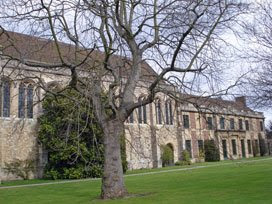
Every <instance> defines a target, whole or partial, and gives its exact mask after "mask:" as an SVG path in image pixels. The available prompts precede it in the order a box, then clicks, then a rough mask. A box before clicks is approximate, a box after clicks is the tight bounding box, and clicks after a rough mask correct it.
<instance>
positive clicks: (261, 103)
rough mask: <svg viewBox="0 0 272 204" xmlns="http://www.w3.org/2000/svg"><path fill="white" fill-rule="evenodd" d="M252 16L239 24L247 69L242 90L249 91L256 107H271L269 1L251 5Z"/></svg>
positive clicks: (271, 21) (271, 22) (271, 5)
mask: <svg viewBox="0 0 272 204" xmlns="http://www.w3.org/2000/svg"><path fill="white" fill-rule="evenodd" d="M252 6H253V7H252V15H250V16H248V18H247V21H244V24H243V28H244V29H243V31H244V32H243V33H242V35H241V37H242V39H244V40H245V42H246V44H247V45H249V46H246V49H247V50H246V51H245V52H244V55H243V57H246V61H247V63H248V65H249V66H251V68H252V69H251V70H250V76H248V77H247V79H246V80H245V83H244V85H245V86H244V88H246V90H247V91H248V89H250V92H251V93H252V94H251V97H250V99H251V102H252V104H253V105H255V106H257V107H261V108H263V107H271V106H272V103H271V102H272V100H271V99H272V80H271V76H272V66H271V65H272V39H271V33H272V11H271V9H272V2H271V1H267V0H265V1H260V2H255V3H254V4H253V5H252Z"/></svg>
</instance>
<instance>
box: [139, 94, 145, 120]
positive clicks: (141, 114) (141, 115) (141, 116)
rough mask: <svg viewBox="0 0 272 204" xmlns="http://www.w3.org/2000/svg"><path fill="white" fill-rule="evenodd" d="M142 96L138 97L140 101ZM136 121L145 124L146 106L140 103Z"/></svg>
mask: <svg viewBox="0 0 272 204" xmlns="http://www.w3.org/2000/svg"><path fill="white" fill-rule="evenodd" d="M143 98H144V97H142V96H141V97H139V99H138V101H139V102H141V101H142V99H143ZM138 123H139V124H147V106H146V105H141V106H139V107H138Z"/></svg>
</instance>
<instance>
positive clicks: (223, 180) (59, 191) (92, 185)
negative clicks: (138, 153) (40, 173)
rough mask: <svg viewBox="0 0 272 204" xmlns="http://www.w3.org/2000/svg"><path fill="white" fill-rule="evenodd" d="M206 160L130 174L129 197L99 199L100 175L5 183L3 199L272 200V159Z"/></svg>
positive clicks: (10, 203) (0, 195)
mask: <svg viewBox="0 0 272 204" xmlns="http://www.w3.org/2000/svg"><path fill="white" fill-rule="evenodd" d="M217 164H223V165H222V166H218V165H217ZM198 165H199V164H198ZM200 165H201V164H200ZM202 165H207V166H209V165H210V166H209V167H207V168H199V169H193V170H187V171H172V172H164V173H157V174H149V175H135V176H129V177H126V179H125V181H126V186H127V188H128V190H129V192H130V193H131V194H132V195H131V197H130V198H125V199H118V200H110V201H101V200H99V199H98V195H99V192H100V185H101V181H100V180H96V181H84V182H76V183H66V184H54V185H46V186H35V187H22V188H13V189H0V203H1V204H5V203H7V204H13V203H14V204H15V203H27V204H30V203H35V204H42V203H57V204H61V203H65V204H69V203H73V204H74V203H83V204H84V203H129V204H130V203H141V204H142V203H201V204H202V203H239V204H240V203H247V204H248V203H272V160H265V161H260V160H259V161H258V160H256V162H255V161H253V162H250V163H236V162H232V161H227V162H220V163H208V164H207V163H205V164H202ZM175 168H177V167H174V168H172V169H175ZM183 168H184V167H183ZM168 169H171V168H168ZM160 170H166V169H160ZM154 171H155V172H157V171H159V170H157V169H156V170H154ZM142 172H151V170H149V171H147V170H143V171H142ZM132 173H133V172H132ZM134 173H135V172H134ZM136 173H141V171H136ZM32 182H34V183H35V182H36V183H37V182H38V181H32Z"/></svg>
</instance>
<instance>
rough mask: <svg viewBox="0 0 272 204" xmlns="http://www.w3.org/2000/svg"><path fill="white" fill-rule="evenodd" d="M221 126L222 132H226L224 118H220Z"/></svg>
mask: <svg viewBox="0 0 272 204" xmlns="http://www.w3.org/2000/svg"><path fill="white" fill-rule="evenodd" d="M219 125H220V129H221V130H225V128H226V127H225V118H224V117H220V119H219Z"/></svg>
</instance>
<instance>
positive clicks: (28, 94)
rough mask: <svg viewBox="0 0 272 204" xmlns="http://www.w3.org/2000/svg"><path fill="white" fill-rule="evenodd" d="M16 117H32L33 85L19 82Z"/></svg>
mask: <svg viewBox="0 0 272 204" xmlns="http://www.w3.org/2000/svg"><path fill="white" fill-rule="evenodd" d="M18 117H19V118H33V85H31V84H29V85H27V84H25V83H21V84H20V86H19V94H18Z"/></svg>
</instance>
